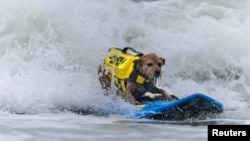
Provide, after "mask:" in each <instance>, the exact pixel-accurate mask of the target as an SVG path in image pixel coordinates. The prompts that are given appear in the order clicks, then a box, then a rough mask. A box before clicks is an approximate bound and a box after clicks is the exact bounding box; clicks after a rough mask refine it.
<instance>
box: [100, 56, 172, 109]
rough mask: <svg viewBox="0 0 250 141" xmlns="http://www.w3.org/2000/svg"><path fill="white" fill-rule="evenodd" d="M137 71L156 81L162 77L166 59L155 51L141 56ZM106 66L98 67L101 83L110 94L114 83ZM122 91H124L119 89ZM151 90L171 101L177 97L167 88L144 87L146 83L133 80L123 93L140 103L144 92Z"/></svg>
mask: <svg viewBox="0 0 250 141" xmlns="http://www.w3.org/2000/svg"><path fill="white" fill-rule="evenodd" d="M134 64H135V69H136V70H135V71H138V72H139V73H140V74H141V75H143V76H145V77H147V79H149V80H151V81H152V82H155V81H156V80H157V79H158V78H159V77H161V73H162V66H163V65H165V59H164V58H162V57H159V56H157V55H156V54H155V53H149V54H146V55H143V56H141V57H140V58H139V59H138V60H135V62H134ZM105 70H106V69H105V68H104V67H103V66H102V65H100V66H99V69H98V74H99V81H100V83H101V86H102V89H105V94H109V91H110V90H111V86H112V83H114V82H111V78H110V77H109V76H108V75H107V73H105ZM119 92H122V91H119ZM146 92H150V93H153V94H161V95H162V97H163V98H164V99H165V100H168V101H171V100H174V99H176V97H172V96H170V95H169V94H168V93H167V92H166V91H165V90H163V89H161V88H158V87H157V86H155V84H154V86H153V87H152V88H150V89H148V88H146V87H144V85H141V84H138V83H136V82H133V81H131V80H129V79H128V80H127V82H126V91H125V92H122V94H123V95H124V96H125V98H127V99H128V100H129V101H130V102H131V103H132V104H134V105H139V104H141V101H142V100H143V97H144V94H145V93H146Z"/></svg>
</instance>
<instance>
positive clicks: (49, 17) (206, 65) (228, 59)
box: [0, 0, 250, 118]
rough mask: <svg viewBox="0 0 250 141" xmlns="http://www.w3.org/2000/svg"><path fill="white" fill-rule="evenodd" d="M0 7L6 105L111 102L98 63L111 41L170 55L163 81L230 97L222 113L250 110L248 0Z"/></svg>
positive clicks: (92, 0)
mask: <svg viewBox="0 0 250 141" xmlns="http://www.w3.org/2000/svg"><path fill="white" fill-rule="evenodd" d="M0 7H1V8H0V37H1V38H0V65H1V69H0V86H1V89H0V109H2V110H3V111H6V110H10V111H12V110H13V111H15V112H18V113H40V112H47V110H48V109H49V111H50V109H52V111H53V110H54V108H58V107H63V108H68V107H77V108H79V109H81V108H83V109H84V108H86V107H89V106H92V107H95V108H97V109H99V110H103V108H102V105H105V104H107V103H109V102H110V101H111V100H108V99H107V97H104V96H103V95H102V91H101V90H100V87H99V84H98V80H97V75H96V72H97V70H96V69H97V66H98V64H99V63H100V62H101V59H102V56H103V55H104V54H105V53H106V52H107V50H108V48H109V47H111V46H117V47H124V46H132V47H134V48H135V49H136V50H139V51H141V52H143V53H148V52H155V53H157V54H159V55H160V56H162V57H164V58H166V65H165V66H164V68H163V69H164V74H163V77H162V79H161V80H160V81H159V85H160V86H162V87H164V89H166V90H168V91H169V92H170V93H175V94H177V95H178V96H179V97H182V96H185V95H187V94H189V93H193V92H197V91H199V92H203V93H206V94H208V95H210V96H212V97H215V98H216V99H218V100H219V101H222V102H223V104H224V106H225V108H226V109H227V110H228V111H229V114H226V115H225V116H224V117H229V118H230V115H231V116H234V115H237V114H238V115H240V117H239V118H245V117H246V116H247V115H244V111H243V110H241V109H244V110H249V98H250V94H249V89H250V75H249V73H248V72H249V70H250V67H249V65H248V62H249V60H250V57H249V55H250V53H249V47H248V46H249V45H250V41H249V36H250V29H249V24H250V18H249V17H250V16H249V15H250V10H249V7H250V3H249V2H248V1H227V0H219V1H195V0H184V1H178V0H169V1H161V0H145V1H143V0H141V1H129V0H120V1H116V0H109V1H101V0H84V1H77V0H72V1H59V0H54V1H44V0H43V1H41V0H34V1H28V0H24V1H18V0H13V1H5V0H1V6H0ZM232 103H233V104H232ZM6 107H7V108H6ZM120 108H121V109H124V107H123V106H122V105H121V106H120ZM232 109H233V111H232ZM117 110H118V111H119V106H118V108H117ZM232 112H233V113H232Z"/></svg>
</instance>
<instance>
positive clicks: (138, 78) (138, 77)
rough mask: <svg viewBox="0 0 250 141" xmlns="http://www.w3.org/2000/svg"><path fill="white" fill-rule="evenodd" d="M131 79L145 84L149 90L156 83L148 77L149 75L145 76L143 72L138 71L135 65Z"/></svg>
mask: <svg viewBox="0 0 250 141" xmlns="http://www.w3.org/2000/svg"><path fill="white" fill-rule="evenodd" d="M135 65H136V64H134V66H135ZM129 80H130V81H132V82H135V83H137V84H141V85H143V86H144V87H145V88H146V89H147V90H151V89H152V88H153V87H154V86H155V83H156V82H153V81H152V80H150V79H148V78H147V77H144V76H143V75H142V74H140V73H139V72H138V71H136V69H135V67H134V69H133V71H132V72H131V74H130V76H129Z"/></svg>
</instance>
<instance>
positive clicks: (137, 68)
mask: <svg viewBox="0 0 250 141" xmlns="http://www.w3.org/2000/svg"><path fill="white" fill-rule="evenodd" d="M134 65H135V70H136V71H137V70H139V69H140V67H139V66H140V59H138V60H134Z"/></svg>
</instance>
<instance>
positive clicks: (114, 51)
mask: <svg viewBox="0 0 250 141" xmlns="http://www.w3.org/2000/svg"><path fill="white" fill-rule="evenodd" d="M141 56H143V54H142V53H140V52H137V51H135V50H134V49H133V48H131V47H125V48H123V49H120V48H115V47H112V48H110V49H109V51H108V54H107V56H106V57H105V59H104V66H105V68H106V69H107V71H108V75H109V76H110V77H111V79H114V80H115V84H116V85H119V87H120V88H121V90H122V91H124V92H125V90H126V80H127V79H129V78H131V79H133V81H135V82H137V83H139V84H146V83H147V82H148V80H146V79H145V78H144V77H143V76H142V75H139V74H137V73H136V74H135V71H134V61H135V60H138V59H139V58H140V57H141ZM150 84H151V83H150Z"/></svg>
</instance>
